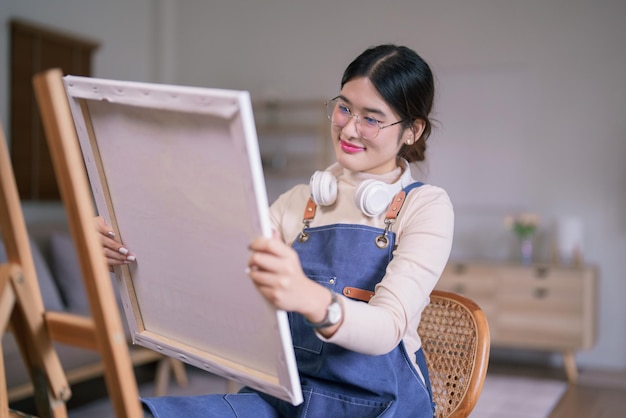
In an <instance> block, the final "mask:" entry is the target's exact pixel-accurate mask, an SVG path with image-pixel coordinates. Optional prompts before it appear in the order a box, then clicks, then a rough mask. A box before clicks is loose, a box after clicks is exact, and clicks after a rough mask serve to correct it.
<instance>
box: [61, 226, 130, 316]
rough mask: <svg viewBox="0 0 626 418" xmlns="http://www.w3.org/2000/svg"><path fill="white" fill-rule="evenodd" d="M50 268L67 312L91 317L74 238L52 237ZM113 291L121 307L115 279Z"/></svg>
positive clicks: (67, 235)
mask: <svg viewBox="0 0 626 418" xmlns="http://www.w3.org/2000/svg"><path fill="white" fill-rule="evenodd" d="M50 268H51V270H52V274H53V275H54V278H55V280H56V282H57V284H58V286H59V289H60V290H61V296H62V297H63V300H64V301H65V305H66V306H67V310H68V311H70V312H72V313H78V314H83V315H89V301H88V299H87V293H86V290H85V284H84V282H83V279H82V273H81V269H80V263H79V260H78V253H77V252H76V247H74V241H73V240H72V237H71V236H70V235H69V234H68V233H65V232H55V233H53V234H52V235H51V236H50ZM112 282H113V291H114V292H115V296H116V297H117V298H118V299H117V300H118V306H121V302H120V297H119V291H118V287H117V280H115V279H113V280H112Z"/></svg>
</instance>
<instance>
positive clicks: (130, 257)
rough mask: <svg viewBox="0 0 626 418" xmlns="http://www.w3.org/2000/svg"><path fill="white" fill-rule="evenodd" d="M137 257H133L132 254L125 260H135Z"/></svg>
mask: <svg viewBox="0 0 626 418" xmlns="http://www.w3.org/2000/svg"><path fill="white" fill-rule="evenodd" d="M136 259H137V258H135V256H134V255H129V256H128V257H126V260H128V261H135V260H136Z"/></svg>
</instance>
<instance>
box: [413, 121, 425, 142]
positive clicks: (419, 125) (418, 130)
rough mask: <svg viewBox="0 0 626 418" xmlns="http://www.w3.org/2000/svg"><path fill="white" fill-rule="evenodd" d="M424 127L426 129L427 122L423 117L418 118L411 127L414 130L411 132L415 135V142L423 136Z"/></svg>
mask: <svg viewBox="0 0 626 418" xmlns="http://www.w3.org/2000/svg"><path fill="white" fill-rule="evenodd" d="M424 129H426V122H425V121H424V120H423V119H416V120H415V122H413V126H412V129H411V130H412V131H413V132H412V134H411V135H412V136H413V142H415V141H418V140H419V139H420V138H421V136H422V133H423V132H424Z"/></svg>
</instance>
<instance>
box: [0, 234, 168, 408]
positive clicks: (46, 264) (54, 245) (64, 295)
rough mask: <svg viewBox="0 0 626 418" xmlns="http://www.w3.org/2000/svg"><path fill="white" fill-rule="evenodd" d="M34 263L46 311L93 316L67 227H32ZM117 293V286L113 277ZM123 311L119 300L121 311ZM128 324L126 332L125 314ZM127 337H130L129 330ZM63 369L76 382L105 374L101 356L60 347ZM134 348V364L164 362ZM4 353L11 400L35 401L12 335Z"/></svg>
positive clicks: (0, 257)
mask: <svg viewBox="0 0 626 418" xmlns="http://www.w3.org/2000/svg"><path fill="white" fill-rule="evenodd" d="M28 228H29V235H30V242H31V251H32V254H33V261H34V263H35V269H36V271H37V276H38V280H39V287H40V289H41V294H42V298H43V303H44V307H45V308H46V310H52V311H65V312H71V313H76V314H81V315H89V304H88V302H87V297H86V293H85V288H84V284H83V281H82V277H81V273H80V266H79V263H78V258H77V254H76V250H75V248H74V244H73V242H72V239H71V236H70V235H69V233H68V231H67V225H65V224H62V223H58V224H55V223H52V224H51V223H45V224H41V225H29V227H28ZM4 262H6V253H5V250H4V245H3V243H2V242H1V236H0V264H1V263H4ZM111 278H112V281H113V284H114V288H115V290H116V295H117V294H118V293H117V281H116V280H115V278H114V277H113V275H112V276H111ZM119 307H121V304H120V301H119V296H118V308H119ZM120 314H121V315H122V322H123V323H124V326H125V327H126V324H125V320H124V317H123V310H121V309H120ZM126 331H127V335H129V334H128V329H127V330H126ZM55 348H56V350H57V352H58V354H59V358H60V360H61V364H62V365H63V369H64V370H65V372H66V375H67V377H68V380H69V381H70V383H76V382H79V381H82V380H86V379H90V378H93V377H97V376H99V375H101V374H102V373H103V370H104V369H103V365H102V362H101V358H100V355H99V354H98V353H97V352H95V351H90V350H85V349H80V348H76V347H72V346H67V345H63V344H60V343H55ZM130 348H131V360H132V362H133V364H134V365H139V364H145V363H149V362H153V361H158V360H161V359H162V357H161V356H160V355H159V354H157V353H154V352H151V351H148V350H146V349H143V348H140V347H132V346H131V347H130ZM2 351H3V353H4V363H5V368H6V380H7V389H8V397H9V401H10V402H13V401H18V400H21V399H24V398H27V397H29V396H31V394H32V386H31V385H30V378H29V375H28V372H27V370H26V367H25V366H24V362H23V360H22V356H21V354H20V350H19V347H18V345H17V344H16V342H15V339H14V338H13V335H12V334H11V333H10V332H7V333H5V334H4V335H3V337H2Z"/></svg>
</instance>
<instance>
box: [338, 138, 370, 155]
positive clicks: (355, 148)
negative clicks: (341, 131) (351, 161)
mask: <svg viewBox="0 0 626 418" xmlns="http://www.w3.org/2000/svg"><path fill="white" fill-rule="evenodd" d="M339 144H340V145H341V150H342V151H343V152H347V153H348V154H356V153H357V152H361V151H365V147H364V146H359V145H355V144H351V143H350V142H348V141H345V140H343V139H340V140H339Z"/></svg>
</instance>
